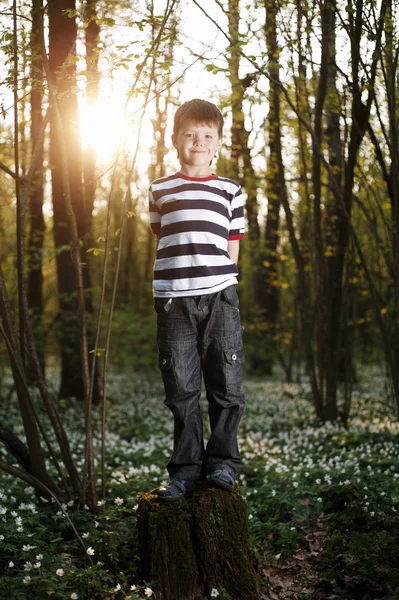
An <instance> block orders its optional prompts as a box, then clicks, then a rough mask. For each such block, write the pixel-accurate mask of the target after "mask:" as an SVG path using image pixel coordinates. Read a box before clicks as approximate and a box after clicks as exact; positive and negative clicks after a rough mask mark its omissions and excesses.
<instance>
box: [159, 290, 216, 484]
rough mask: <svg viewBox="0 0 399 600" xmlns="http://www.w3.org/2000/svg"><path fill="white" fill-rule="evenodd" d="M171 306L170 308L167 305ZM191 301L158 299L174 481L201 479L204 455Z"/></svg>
mask: <svg viewBox="0 0 399 600" xmlns="http://www.w3.org/2000/svg"><path fill="white" fill-rule="evenodd" d="M168 302H169V304H168ZM191 304H193V300H192V299H191V298H173V299H172V300H171V302H170V300H167V299H158V298H157V299H156V301H155V307H156V311H157V324H158V334H157V340H158V350H159V368H160V370H161V373H162V379H163V383H164V388H165V404H166V406H168V407H169V408H170V410H171V411H172V413H173V418H174V439H173V453H172V457H171V459H170V461H169V463H168V465H167V468H168V472H169V474H170V476H171V477H176V478H180V479H198V478H199V477H200V475H201V469H202V458H203V452H204V442H203V427H202V418H201V413H200V406H199V400H200V395H201V363H200V355H199V352H198V334H197V324H196V320H195V311H193V307H192V306H191Z"/></svg>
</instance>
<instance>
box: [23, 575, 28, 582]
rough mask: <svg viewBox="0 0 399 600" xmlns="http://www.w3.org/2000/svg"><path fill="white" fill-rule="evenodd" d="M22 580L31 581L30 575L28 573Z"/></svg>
mask: <svg viewBox="0 0 399 600" xmlns="http://www.w3.org/2000/svg"><path fill="white" fill-rule="evenodd" d="M22 581H23V582H24V583H30V577H29V575H26V577H24V578H23V580H22Z"/></svg>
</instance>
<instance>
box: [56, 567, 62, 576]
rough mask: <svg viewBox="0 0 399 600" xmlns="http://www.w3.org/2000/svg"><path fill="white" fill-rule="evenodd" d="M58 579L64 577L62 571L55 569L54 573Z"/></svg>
mask: <svg viewBox="0 0 399 600" xmlns="http://www.w3.org/2000/svg"><path fill="white" fill-rule="evenodd" d="M55 574H56V575H58V577H62V576H63V575H64V569H57V570H56V572H55Z"/></svg>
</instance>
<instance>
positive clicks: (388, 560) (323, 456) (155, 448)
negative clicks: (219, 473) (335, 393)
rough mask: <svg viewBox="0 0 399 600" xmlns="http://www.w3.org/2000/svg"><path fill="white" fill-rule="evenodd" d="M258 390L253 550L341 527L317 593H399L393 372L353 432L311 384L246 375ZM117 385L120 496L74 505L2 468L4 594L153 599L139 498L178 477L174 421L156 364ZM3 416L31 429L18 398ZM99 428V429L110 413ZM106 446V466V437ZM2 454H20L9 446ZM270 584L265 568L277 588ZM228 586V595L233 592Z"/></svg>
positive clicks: (75, 418)
mask: <svg viewBox="0 0 399 600" xmlns="http://www.w3.org/2000/svg"><path fill="white" fill-rule="evenodd" d="M1 392H2V395H3V396H4V397H6V394H7V390H6V389H5V388H3V390H1ZM245 392H246V397H247V409H246V413H245V417H244V419H243V422H242V425H241V428H240V446H241V451H242V457H243V461H244V468H243V471H242V474H241V475H240V484H241V490H242V494H243V495H244V497H245V498H246V501H247V505H248V523H249V530H250V536H251V542H252V551H253V556H254V559H256V560H257V562H258V564H260V563H261V564H264V565H266V567H267V565H272V564H274V565H275V564H276V561H277V559H276V557H281V559H280V560H285V559H287V560H288V559H289V557H290V556H292V555H293V554H294V553H295V552H297V551H298V549H302V550H303V551H304V552H308V551H309V547H308V542H307V539H306V537H305V536H306V535H307V533H308V532H309V531H310V530H311V529H312V528H313V527H314V526H315V524H316V523H320V520H322V522H323V526H324V527H326V528H327V529H328V532H329V534H328V536H327V542H326V544H325V547H324V549H323V551H322V552H320V553H319V554H318V557H317V562H316V563H315V569H316V568H317V569H318V579H319V588H318V594H319V595H318V598H319V597H323V598H326V600H327V599H331V600H333V599H334V598H342V599H346V600H357V599H359V600H374V599H377V598H381V599H382V598H384V599H385V600H389V599H394V598H399V567H398V565H399V550H398V548H399V439H398V437H399V436H398V433H399V423H398V422H397V420H395V418H394V415H393V411H392V408H391V407H389V406H388V404H387V403H386V402H385V400H384V381H383V378H381V377H378V375H374V376H371V375H370V376H369V379H368V381H366V382H363V384H362V385H361V386H360V385H359V386H358V387H357V389H356V390H355V392H354V398H353V410H352V418H351V422H350V424H349V429H348V430H345V429H343V428H342V427H340V426H338V425H332V424H327V425H324V426H322V425H320V424H319V423H318V422H317V421H316V419H315V417H314V411H313V407H312V405H311V403H310V402H309V389H308V387H307V386H306V385H297V384H283V383H281V382H279V381H271V380H269V381H266V382H262V381H259V380H257V381H250V380H247V381H246V384H245ZM107 395H108V399H109V403H110V406H109V411H108V435H107V448H108V452H107V498H106V502H105V504H104V505H103V506H102V507H101V508H102V512H101V513H100V514H98V515H92V514H90V513H89V512H88V511H87V510H86V511H82V510H77V509H75V508H74V506H73V505H69V506H64V507H63V510H61V509H60V507H58V506H57V505H56V504H55V503H51V502H50V503H45V502H43V501H42V500H40V498H38V497H37V496H36V495H35V493H34V492H32V491H31V490H29V489H26V487H25V486H24V485H22V484H21V483H19V482H18V481H17V480H16V479H13V478H12V477H10V476H8V475H5V474H2V473H0V536H1V537H0V586H1V590H2V594H3V596H4V598H8V597H9V598H13V600H30V599H40V600H41V599H42V598H47V597H50V598H54V599H56V600H58V599H60V600H61V599H62V600H63V599H69V598H71V599H73V598H79V599H81V600H83V598H86V597H87V594H88V590H90V598H91V599H96V598H97V599H105V598H115V599H116V600H119V599H122V598H129V597H131V598H132V600H133V599H135V598H146V597H151V594H152V596H154V594H155V590H156V582H142V581H137V580H136V570H137V552H138V550H137V544H136V536H135V522H136V508H137V502H138V494H139V493H140V492H143V491H148V490H149V489H152V488H154V487H155V486H157V485H159V484H160V483H161V482H164V481H166V480H167V473H166V471H165V465H166V462H167V459H168V457H169V454H170V451H171V444H172V421H171V417H170V414H169V411H168V410H167V409H166V408H165V407H164V405H163V394H162V389H161V385H160V382H159V378H158V374H157V373H155V374H154V377H153V378H152V379H151V380H150V379H149V378H141V377H138V376H137V377H136V376H128V375H121V374H119V375H113V376H112V377H110V379H109V384H108V393H107ZM203 404H204V417H206V407H205V403H203ZM60 410H61V413H62V418H63V422H64V423H65V426H66V428H67V430H68V431H69V433H70V439H71V444H72V448H73V452H74V455H75V458H76V461H77V463H78V464H79V466H80V468H82V465H83V455H82V447H83V414H82V410H81V407H80V406H79V405H78V404H73V403H71V404H69V405H66V404H65V403H62V402H61V403H60ZM1 421H4V422H5V423H7V424H12V425H13V427H14V429H15V430H16V431H17V432H18V433H19V434H21V424H20V420H19V416H18V410H17V407H16V401H15V398H14V397H10V398H8V400H7V401H3V402H2V403H1V405H0V422H1ZM95 427H96V433H97V432H98V429H99V414H95ZM21 435H22V434H21ZM96 452H97V455H96V464H97V466H98V467H99V466H100V463H99V456H100V442H99V440H98V439H97V441H96ZM0 458H1V459H2V460H8V461H9V462H12V458H10V456H9V455H8V456H7V454H6V451H5V449H4V448H2V447H1V448H0ZM63 511H67V513H68V518H69V519H70V520H71V521H72V522H73V524H74V526H75V528H76V529H77V531H78V533H79V536H80V538H81V539H80V540H79V539H78V538H77V536H76V535H75V533H74V532H73V530H72V527H71V524H70V522H69V520H68V518H66V516H65V513H64V512H63ZM88 548H91V549H92V550H93V551H94V554H90V552H91V551H89V553H88V552H87V549H88ZM266 570H267V568H266ZM269 583H270V582H269V581H268V579H267V578H265V580H264V582H263V584H264V587H265V588H267V586H268V585H269ZM134 586H136V587H135V588H134ZM131 588H133V589H131ZM215 593H216V592H215ZM215 597H216V596H215ZM219 597H220V598H222V597H226V596H225V593H224V592H222V590H220V594H219ZM299 597H300V596H298V598H299ZM305 597H306V596H303V599H305Z"/></svg>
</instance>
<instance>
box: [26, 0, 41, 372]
mask: <svg viewBox="0 0 399 600" xmlns="http://www.w3.org/2000/svg"><path fill="white" fill-rule="evenodd" d="M42 13H43V2H42V0H33V2H32V32H31V53H32V63H31V77H32V90H31V95H30V103H31V143H32V149H34V148H36V151H37V162H36V164H35V171H34V175H33V179H32V186H31V193H30V197H29V220H30V230H29V240H28V278H27V295H28V306H29V309H30V312H31V317H32V325H33V329H34V336H35V339H36V345H37V352H38V357H39V361H40V365H41V369H42V372H43V374H44V365H45V359H44V344H45V334H44V324H43V310H44V306H43V244H44V233H45V222H44V215H43V157H44V148H43V136H42V133H41V130H42V127H43V116H42V97H43V75H42V58H41V41H40V34H39V33H38V32H40V31H41V23H42V19H43V14H42Z"/></svg>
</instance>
